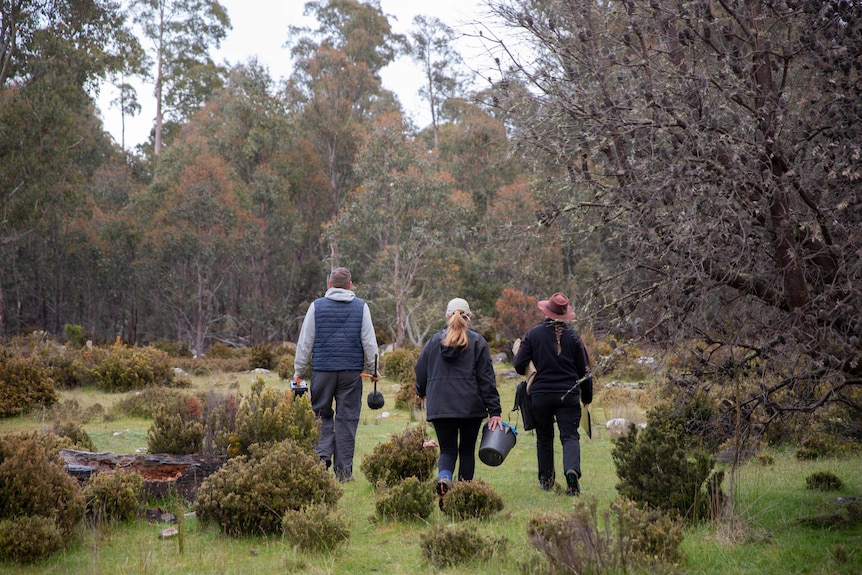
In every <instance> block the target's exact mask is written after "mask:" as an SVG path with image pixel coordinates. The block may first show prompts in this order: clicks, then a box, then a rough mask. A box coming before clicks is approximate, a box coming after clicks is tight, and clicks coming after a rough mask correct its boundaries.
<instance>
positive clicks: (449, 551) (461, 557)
mask: <svg viewBox="0 0 862 575" xmlns="http://www.w3.org/2000/svg"><path fill="white" fill-rule="evenodd" d="M419 545H420V547H421V548H422V555H423V556H424V557H425V559H427V560H428V562H429V563H430V564H431V565H433V566H435V567H437V568H438V569H443V568H446V567H453V566H456V565H463V564H465V563H470V562H474V561H475V562H487V561H491V560H492V559H493V558H494V557H498V556H500V555H502V554H504V553H505V552H506V547H507V545H508V539H506V538H505V537H494V536H492V535H488V536H482V535H480V534H478V533H476V530H475V528H473V527H469V526H466V525H463V526H454V527H450V526H442V525H438V526H436V527H434V529H432V530H430V531H426V532H425V533H422V534H421V535H420V537H419Z"/></svg>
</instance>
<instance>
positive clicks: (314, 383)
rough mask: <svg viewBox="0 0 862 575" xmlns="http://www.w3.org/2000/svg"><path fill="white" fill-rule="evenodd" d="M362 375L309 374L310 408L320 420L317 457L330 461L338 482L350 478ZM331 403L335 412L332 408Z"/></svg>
mask: <svg viewBox="0 0 862 575" xmlns="http://www.w3.org/2000/svg"><path fill="white" fill-rule="evenodd" d="M361 373H362V372H359V371H312V372H311V388H310V391H311V409H312V410H314V415H315V416H316V417H317V419H319V420H320V435H319V438H318V442H317V455H319V456H320V457H321V459H326V460H327V461H330V460H331V461H332V467H333V470H334V471H335V474H336V475H337V476H339V479H343V478H349V477H351V476H352V475H353V452H354V450H355V449H356V428H357V427H359V414H360V412H361V411H362V376H361V375H360V374H361ZM333 401H334V402H335V409H333V408H332V404H333Z"/></svg>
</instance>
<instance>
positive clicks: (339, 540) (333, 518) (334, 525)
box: [282, 504, 350, 553]
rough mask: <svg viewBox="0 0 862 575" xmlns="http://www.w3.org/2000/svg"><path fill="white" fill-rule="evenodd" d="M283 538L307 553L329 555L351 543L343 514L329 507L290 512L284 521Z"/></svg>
mask: <svg viewBox="0 0 862 575" xmlns="http://www.w3.org/2000/svg"><path fill="white" fill-rule="evenodd" d="M282 528H283V530H284V538H285V539H286V540H287V541H288V542H289V543H290V544H291V545H293V546H294V547H296V548H297V549H300V550H301V551H303V552H306V553H329V552H331V551H333V550H334V549H335V548H336V547H338V546H339V545H344V544H347V542H348V541H349V540H350V526H349V525H348V522H347V519H346V518H345V515H344V512H342V511H341V510H338V509H333V508H332V507H330V506H329V505H320V504H317V505H309V506H307V507H303V508H302V509H288V510H287V511H286V512H285V514H284V518H283V519H282Z"/></svg>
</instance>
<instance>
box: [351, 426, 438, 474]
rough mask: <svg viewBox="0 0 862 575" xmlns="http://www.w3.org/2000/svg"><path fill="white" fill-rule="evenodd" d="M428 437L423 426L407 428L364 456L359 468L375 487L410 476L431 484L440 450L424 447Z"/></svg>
mask: <svg viewBox="0 0 862 575" xmlns="http://www.w3.org/2000/svg"><path fill="white" fill-rule="evenodd" d="M427 438H428V432H427V430H426V428H425V426H424V425H420V426H416V427H408V428H407V429H405V430H404V431H402V432H401V433H396V434H394V435H393V436H392V438H391V439H390V440H389V441H387V442H385V443H378V444H377V445H375V446H374V450H373V451H372V452H371V453H369V454H366V455H365V456H363V458H362V462H361V463H360V465H359V469H360V470H361V471H362V473H363V474H364V475H365V477H366V478H367V479H368V481H369V482H370V483H371V484H373V485H376V484H383V485H386V486H389V487H391V486H394V485H396V484H397V483H399V482H401V481H403V480H405V479H407V478H408V477H416V478H417V479H419V481H428V480H429V479H431V477H434V476H435V472H436V469H437V451H436V450H435V449H427V448H424V447H423V446H422V444H423V443H424V442H425V440H426V439H427Z"/></svg>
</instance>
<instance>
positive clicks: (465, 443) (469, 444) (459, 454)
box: [431, 417, 483, 481]
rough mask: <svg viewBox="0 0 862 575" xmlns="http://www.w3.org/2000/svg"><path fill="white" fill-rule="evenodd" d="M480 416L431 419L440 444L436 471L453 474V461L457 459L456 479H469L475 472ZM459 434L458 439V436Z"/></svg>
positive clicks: (480, 424)
mask: <svg viewBox="0 0 862 575" xmlns="http://www.w3.org/2000/svg"><path fill="white" fill-rule="evenodd" d="M482 419H483V418H481V417H471V418H457V419H456V418H453V419H435V420H434V421H432V422H431V423H432V425H434V431H435V432H437V443H438V444H439V445H440V457H438V458H437V471H438V472H439V471H449V472H450V473H452V474H453V475H454V474H455V461H456V460H458V461H459V464H458V479H459V480H462V481H471V480H472V479H473V474H474V473H475V472H476V440H477V439H478V438H479V428H480V427H481V426H482ZM459 436H460V441H459V439H458V437H459Z"/></svg>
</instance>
